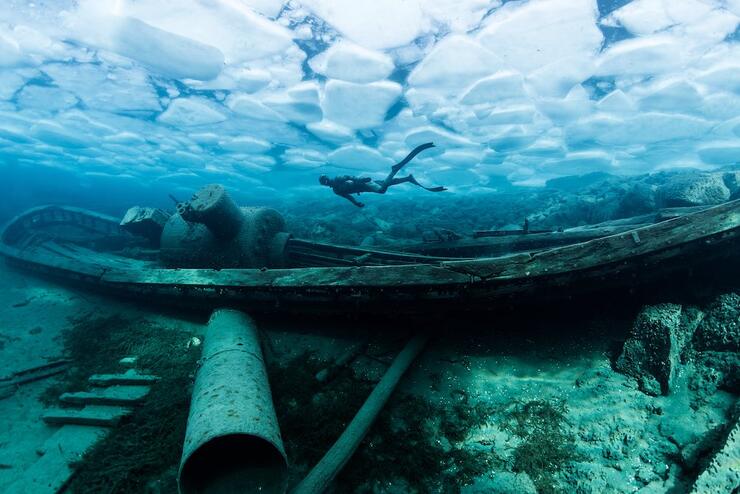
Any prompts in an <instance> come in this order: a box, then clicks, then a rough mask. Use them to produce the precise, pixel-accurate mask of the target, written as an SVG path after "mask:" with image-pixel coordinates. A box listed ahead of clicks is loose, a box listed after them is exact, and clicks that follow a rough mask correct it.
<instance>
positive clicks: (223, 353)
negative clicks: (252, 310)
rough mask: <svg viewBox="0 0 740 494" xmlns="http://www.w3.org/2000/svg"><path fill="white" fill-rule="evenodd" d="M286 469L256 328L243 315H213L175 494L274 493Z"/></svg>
mask: <svg viewBox="0 0 740 494" xmlns="http://www.w3.org/2000/svg"><path fill="white" fill-rule="evenodd" d="M287 469H288V466H287V457H286V456H285V450H284V448H283V441H282V439H281V437H280V429H279V427H278V422H277V418H276V416H275V409H274V408H273V404H272V395H271V393H270V386H269V384H268V382H267V372H266V371H265V364H264V360H263V357H262V350H261V348H260V342H259V336H258V332H257V327H256V325H255V323H254V321H252V319H251V318H250V317H249V316H247V315H246V314H244V313H243V312H240V311H237V310H231V309H218V310H216V311H214V312H213V314H212V315H211V319H210V320H209V321H208V326H207V328H206V334H205V340H204V343H203V356H202V358H201V365H200V368H199V369H198V373H197V375H196V378H195V386H194V389H193V396H192V399H191V403H190V415H189V417H188V425H187V430H186V433H185V444H184V447H183V453H182V460H181V462H180V471H179V475H178V486H179V489H180V492H181V493H182V494H193V493H207V494H211V493H233V492H270V493H280V492H284V491H285V489H286V487H287Z"/></svg>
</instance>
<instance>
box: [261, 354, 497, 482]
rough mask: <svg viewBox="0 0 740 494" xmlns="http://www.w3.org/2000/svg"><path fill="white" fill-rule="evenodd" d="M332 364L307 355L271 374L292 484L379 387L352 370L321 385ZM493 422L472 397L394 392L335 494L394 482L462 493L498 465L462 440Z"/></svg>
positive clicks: (483, 451)
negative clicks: (449, 401) (441, 399)
mask: <svg viewBox="0 0 740 494" xmlns="http://www.w3.org/2000/svg"><path fill="white" fill-rule="evenodd" d="M326 366H327V362H326V361H324V360H322V359H319V358H318V357H317V356H316V355H315V354H313V353H304V354H302V355H299V356H297V357H295V358H293V359H291V360H290V361H288V362H286V363H284V364H282V365H277V364H274V365H272V366H270V368H269V369H268V372H269V376H270V384H271V387H272V390H273V396H274V399H275V410H276V413H277V415H278V421H279V422H280V428H281V431H282V435H283V438H284V441H285V448H286V451H287V453H288V458H289V460H290V464H291V466H292V468H293V472H291V478H292V483H293V484H295V483H296V482H297V481H298V480H300V479H301V478H302V477H303V475H304V474H305V472H306V471H307V469H308V468H309V467H310V466H312V465H314V464H315V463H316V462H317V461H318V460H319V459H320V458H321V456H322V455H323V454H324V453H325V452H326V451H327V450H328V449H329V447H331V445H332V444H333V443H334V441H335V440H336V439H337V437H339V435H340V434H341V433H342V431H343V430H344V428H345V427H346V425H347V424H348V423H349V421H350V420H351V419H352V417H353V416H354V414H355V413H356V412H357V410H358V409H359V408H360V406H362V403H363V402H364V400H365V398H366V397H367V395H368V394H369V393H370V391H371V390H372V387H373V383H369V382H366V381H364V380H362V379H358V378H357V377H355V375H354V374H353V371H352V369H350V368H347V367H344V368H342V369H340V370H339V371H338V373H337V374H336V376H335V377H334V379H332V380H330V381H329V382H328V383H321V382H319V381H317V380H316V378H315V375H316V373H318V372H319V371H320V370H322V369H324V368H326ZM488 418H489V411H488V410H487V409H485V407H483V406H482V405H480V406H479V405H472V406H471V403H470V402H469V401H468V399H467V398H461V399H459V400H453V405H452V406H446V405H445V404H443V403H438V402H436V401H435V402H430V401H428V400H427V399H425V398H423V397H420V396H417V395H413V394H408V393H404V394H397V395H394V397H393V398H392V399H391V400H390V402H389V403H388V405H387V406H386V408H385V409H384V410H383V412H381V414H380V415H379V417H378V419H377V421H376V423H375V424H374V425H373V427H372V428H371V429H370V431H369V432H368V435H367V436H366V437H365V439H364V441H363V442H362V443H361V444H360V447H359V448H358V450H357V452H356V453H355V455H354V456H353V457H352V459H351V460H350V461H349V462H348V463H347V465H346V466H345V467H344V469H343V470H342V472H341V473H340V474H339V476H338V477H337V480H336V488H337V491H338V492H378V491H383V490H385V489H386V488H388V487H389V486H391V485H393V486H396V487H400V488H401V489H403V490H404V491H406V492H450V491H452V492H454V491H457V490H459V489H460V487H461V486H463V485H466V484H469V483H471V482H472V481H473V479H474V478H476V477H477V476H480V475H482V474H484V473H485V472H487V471H489V470H491V468H492V466H493V465H494V464H495V457H494V455H493V454H492V453H491V452H490V451H489V450H488V449H486V448H484V449H476V450H469V449H466V448H464V447H463V446H462V445H461V444H460V443H459V442H460V441H461V440H462V439H464V438H465V436H466V433H467V431H468V430H472V429H474V428H476V427H480V426H481V425H483V424H484V423H485V422H486V421H487V420H488ZM399 458H403V461H398V459H399Z"/></svg>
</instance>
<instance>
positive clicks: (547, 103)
mask: <svg viewBox="0 0 740 494" xmlns="http://www.w3.org/2000/svg"><path fill="white" fill-rule="evenodd" d="M537 108H538V109H539V110H540V111H541V112H542V113H544V114H545V115H546V116H547V117H548V118H549V119H550V120H552V121H553V122H555V123H557V124H564V123H568V122H571V121H573V120H576V119H578V118H580V117H583V116H586V115H588V114H590V113H591V110H592V109H593V102H592V101H591V98H590V97H589V95H588V93H586V90H585V89H583V86H581V85H580V84H579V85H577V86H575V87H574V88H573V89H572V90H571V91H570V92H569V93H568V95H567V96H566V97H565V98H563V99H557V98H542V99H540V100H538V101H537Z"/></svg>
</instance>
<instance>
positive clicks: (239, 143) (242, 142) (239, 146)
mask: <svg viewBox="0 0 740 494" xmlns="http://www.w3.org/2000/svg"><path fill="white" fill-rule="evenodd" d="M219 144H220V146H221V147H222V148H223V149H226V150H227V151H234V152H237V153H254V154H258V153H264V152H267V151H269V150H270V148H271V147H272V146H270V143H269V142H267V141H263V140H262V139H255V138H253V137H249V136H242V137H235V138H234V139H231V140H228V141H221V142H220V143H219Z"/></svg>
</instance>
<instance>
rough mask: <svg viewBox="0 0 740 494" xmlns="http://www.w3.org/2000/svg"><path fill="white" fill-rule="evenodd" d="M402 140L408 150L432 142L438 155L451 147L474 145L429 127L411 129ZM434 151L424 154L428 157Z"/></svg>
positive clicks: (449, 133) (441, 130)
mask: <svg viewBox="0 0 740 494" xmlns="http://www.w3.org/2000/svg"><path fill="white" fill-rule="evenodd" d="M403 140H404V142H405V143H406V145H407V146H408V147H409V148H414V147H416V146H418V145H420V144H424V143H425V142H433V143H434V145H435V146H437V148H438V149H439V150H438V151H437V152H438V153H441V152H442V151H443V150H446V149H449V148H453V147H462V146H473V145H474V143H473V142H472V141H470V140H469V139H466V138H465V137H462V136H460V135H458V134H453V133H452V132H448V131H446V130H444V129H441V128H439V127H433V126H431V125H429V126H425V127H420V128H418V129H412V130H411V131H410V132H407V133H406V135H405V136H404V139H403ZM434 151H435V149H434V148H432V149H430V150H427V151H425V153H427V154H426V155H427V156H429V155H430V154H433V153H434Z"/></svg>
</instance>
